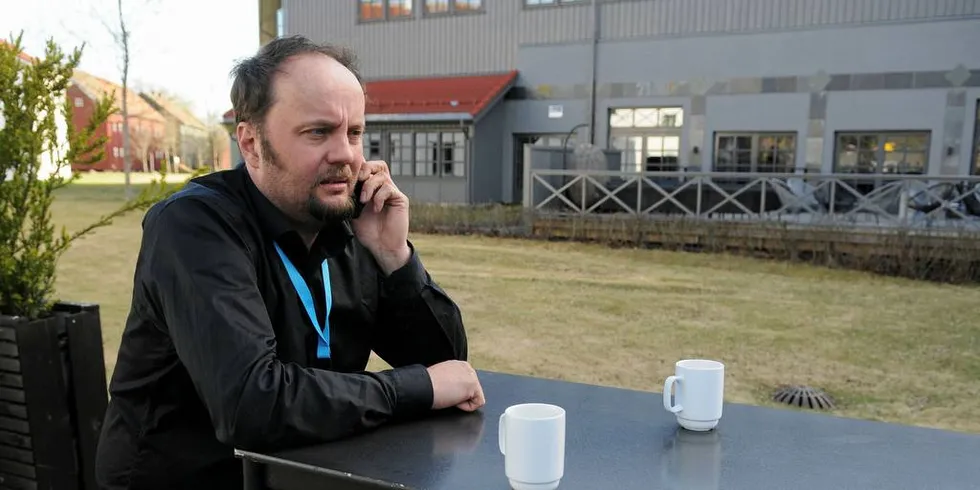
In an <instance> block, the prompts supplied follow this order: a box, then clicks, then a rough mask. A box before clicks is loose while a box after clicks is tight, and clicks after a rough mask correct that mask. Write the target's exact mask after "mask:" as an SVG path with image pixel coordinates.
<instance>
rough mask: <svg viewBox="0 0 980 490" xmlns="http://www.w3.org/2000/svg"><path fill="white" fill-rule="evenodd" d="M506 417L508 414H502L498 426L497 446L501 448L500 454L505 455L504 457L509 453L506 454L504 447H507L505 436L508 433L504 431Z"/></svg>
mask: <svg viewBox="0 0 980 490" xmlns="http://www.w3.org/2000/svg"><path fill="white" fill-rule="evenodd" d="M506 415H507V414H506V413H502V414H500V422H499V423H498V424H497V444H498V445H499V446H500V454H503V455H504V456H506V455H507V453H506V452H504V446H506V445H507V444H506V441H505V440H504V436H505V434H506V433H507V431H506V430H504V423H505V420H506V418H505V417H506Z"/></svg>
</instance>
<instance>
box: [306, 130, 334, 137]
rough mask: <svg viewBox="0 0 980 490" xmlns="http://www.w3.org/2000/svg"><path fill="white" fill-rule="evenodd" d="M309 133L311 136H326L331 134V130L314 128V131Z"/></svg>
mask: <svg viewBox="0 0 980 490" xmlns="http://www.w3.org/2000/svg"><path fill="white" fill-rule="evenodd" d="M308 132H309V133H310V134H312V135H313V136H326V135H327V134H328V133H329V132H330V129H328V128H313V129H311V130H309V131H308Z"/></svg>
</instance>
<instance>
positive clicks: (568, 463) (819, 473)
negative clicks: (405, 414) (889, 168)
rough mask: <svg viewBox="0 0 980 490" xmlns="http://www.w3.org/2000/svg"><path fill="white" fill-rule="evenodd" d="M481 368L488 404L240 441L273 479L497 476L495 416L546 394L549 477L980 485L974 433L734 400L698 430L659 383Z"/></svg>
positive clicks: (657, 482) (587, 487) (387, 481)
mask: <svg viewBox="0 0 980 490" xmlns="http://www.w3.org/2000/svg"><path fill="white" fill-rule="evenodd" d="M480 380H481V382H482V383H483V387H484V391H485V393H486V397H487V404H486V406H485V407H483V409H481V410H480V411H479V412H476V413H464V412H459V411H455V410H453V411H447V412H446V413H444V414H439V415H436V416H433V417H431V418H427V419H425V420H421V421H417V422H411V423H405V424H399V425H390V426H387V427H384V428H382V429H379V430H376V431H374V432H371V433H368V434H365V435H362V436H358V437H354V438H351V439H347V440H344V441H338V442H335V443H331V444H324V445H320V446H315V447H308V448H302V449H294V450H290V451H285V452H280V453H275V454H271V455H258V454H251V453H241V454H240V455H241V456H243V457H244V458H245V459H247V460H255V459H258V460H261V461H264V462H266V463H269V464H268V465H267V466H268V468H269V470H268V471H269V473H268V475H269V476H268V478H269V480H270V481H269V483H270V487H272V488H312V487H311V485H321V484H322V483H325V482H326V481H329V480H330V479H331V478H337V479H340V480H347V481H348V482H354V484H353V485H352V486H350V487H349V488H406V487H407V488H413V489H454V490H455V489H473V490H482V489H494V490H497V489H500V490H505V489H507V488H509V487H508V484H507V479H506V477H505V475H504V459H503V456H502V455H501V454H500V451H499V449H498V446H497V423H498V418H499V416H500V414H501V413H503V411H504V409H506V408H507V407H508V406H510V405H514V404H517V403H525V402H544V403H554V404H557V405H560V406H562V407H564V408H565V410H566V424H567V425H566V447H565V476H564V477H563V478H562V480H561V485H560V486H559V487H558V488H559V490H577V489H583V490H597V489H617V490H620V489H621V490H627V489H639V488H643V489H653V488H660V489H675V488H676V489H689V490H701V489H712V490H713V489H753V490H762V489H787V488H807V489H816V488H820V489H823V488H826V489H836V490H842V489H861V490H871V489H879V488H880V489H889V490H898V489H930V490H940V489H956V490H962V489H971V488H980V435H971V434H961V433H955V432H947V431H939V430H934V429H925V428H917V427H909V426H902V425H893V424H885V423H880V422H870V421H861V420H851V419H844V418H839V417H833V416H829V415H824V414H819V413H816V412H812V411H811V412H802V411H798V410H793V409H790V408H786V409H769V408H762V407H753V406H747V405H735V404H725V407H724V415H723V416H722V420H721V423H720V424H719V425H718V428H717V429H716V430H714V431H712V432H709V433H695V432H689V431H686V430H684V429H680V428H679V427H678V426H677V423H676V420H675V418H674V416H673V415H671V414H668V413H667V412H666V411H665V410H664V408H663V403H662V401H661V396H660V394H658V393H651V392H641V391H631V390H623V389H616V388H607V387H599V386H592V385H586V384H578V383H569V382H561V381H554V380H544V379H538V378H530V377H522V376H512V375H506V374H500V373H491V372H483V371H481V372H480ZM297 468H299V469H297ZM290 481H291V482H292V483H288V482H290ZM321 488H326V487H325V486H321ZM330 488H340V486H338V487H333V486H331V487H330Z"/></svg>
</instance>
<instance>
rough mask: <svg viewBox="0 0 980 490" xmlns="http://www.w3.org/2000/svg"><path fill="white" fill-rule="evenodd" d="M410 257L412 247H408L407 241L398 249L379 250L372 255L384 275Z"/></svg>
mask: <svg viewBox="0 0 980 490" xmlns="http://www.w3.org/2000/svg"><path fill="white" fill-rule="evenodd" d="M410 258H412V249H411V248H409V246H408V242H405V243H404V244H403V245H402V247H401V248H400V249H398V250H394V251H385V252H380V253H378V254H377V255H376V256H375V257H374V259H375V260H376V261H377V262H378V266H379V267H381V271H382V272H383V273H384V275H385V277H388V276H390V275H391V273H392V272H395V271H396V270H398V269H401V268H402V267H404V266H405V264H407V263H408V260H409V259H410Z"/></svg>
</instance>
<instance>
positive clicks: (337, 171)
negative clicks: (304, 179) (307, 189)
mask: <svg viewBox="0 0 980 490" xmlns="http://www.w3.org/2000/svg"><path fill="white" fill-rule="evenodd" d="M336 180H345V181H347V182H350V181H351V180H354V172H353V171H352V170H351V168H350V167H349V166H344V167H343V168H336V167H333V168H330V169H329V170H326V171H324V172H320V174H319V175H317V180H316V183H314V184H313V187H316V186H317V185H318V184H320V183H321V182H324V181H336Z"/></svg>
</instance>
